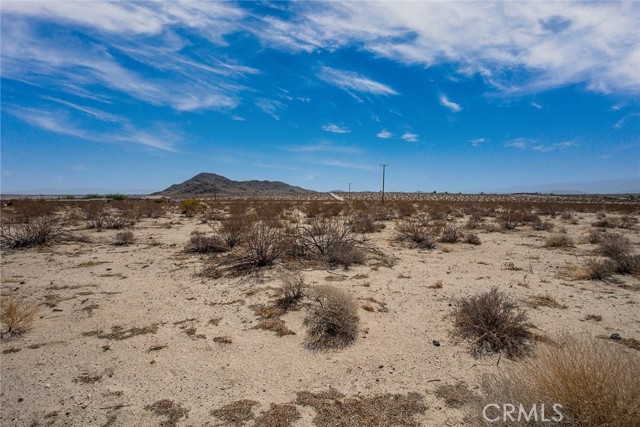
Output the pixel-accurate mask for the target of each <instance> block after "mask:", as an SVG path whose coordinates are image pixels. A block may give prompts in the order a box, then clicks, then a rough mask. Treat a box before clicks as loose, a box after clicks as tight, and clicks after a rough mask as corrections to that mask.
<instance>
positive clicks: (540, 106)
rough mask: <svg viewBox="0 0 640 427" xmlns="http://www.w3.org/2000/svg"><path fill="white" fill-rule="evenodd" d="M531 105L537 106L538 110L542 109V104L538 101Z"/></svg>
mask: <svg viewBox="0 0 640 427" xmlns="http://www.w3.org/2000/svg"><path fill="white" fill-rule="evenodd" d="M531 106H532V107H533V108H537V109H538V110H542V105H540V104H538V103H537V102H532V103H531Z"/></svg>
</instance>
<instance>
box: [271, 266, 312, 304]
mask: <svg viewBox="0 0 640 427" xmlns="http://www.w3.org/2000/svg"><path fill="white" fill-rule="evenodd" d="M281 280H282V296H281V297H280V298H279V299H278V300H277V302H276V304H277V305H278V307H280V308H281V309H282V310H283V311H287V310H288V309H289V308H290V307H292V306H295V305H297V304H298V303H299V302H300V301H301V300H302V298H304V296H305V293H306V289H307V285H306V284H305V283H304V278H303V277H302V275H301V274H300V273H285V274H283V275H282V276H281Z"/></svg>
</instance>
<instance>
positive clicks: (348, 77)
mask: <svg viewBox="0 0 640 427" xmlns="http://www.w3.org/2000/svg"><path fill="white" fill-rule="evenodd" d="M318 77H319V78H320V79H322V80H324V81H326V82H327V83H330V84H332V85H334V86H338V87H339V88H341V89H343V90H346V91H347V92H352V91H353V92H361V93H368V94H371V95H397V94H398V92H396V91H395V90H393V89H392V88H391V87H389V86H387V85H385V84H382V83H379V82H376V81H374V80H371V79H368V78H366V77H364V76H362V75H360V74H358V73H355V72H353V71H342V70H336V69H335V68H329V67H322V69H321V70H320V72H319V73H318Z"/></svg>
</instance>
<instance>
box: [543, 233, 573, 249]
mask: <svg viewBox="0 0 640 427" xmlns="http://www.w3.org/2000/svg"><path fill="white" fill-rule="evenodd" d="M544 246H545V247H546V248H570V247H572V246H573V239H572V238H571V237H569V236H567V235H566V234H562V233H560V234H554V235H553V236H549V237H547V239H546V240H545V242H544Z"/></svg>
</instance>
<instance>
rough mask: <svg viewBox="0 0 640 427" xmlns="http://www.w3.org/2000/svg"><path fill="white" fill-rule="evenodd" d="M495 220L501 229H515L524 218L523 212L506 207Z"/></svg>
mask: <svg viewBox="0 0 640 427" xmlns="http://www.w3.org/2000/svg"><path fill="white" fill-rule="evenodd" d="M496 220H497V221H498V225H500V227H501V228H502V229H503V230H515V229H516V228H517V227H518V226H519V225H520V224H522V222H523V221H524V220H525V214H524V212H522V211H520V210H514V209H506V210H505V211H503V212H502V213H500V214H499V215H498V217H497V218H496Z"/></svg>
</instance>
